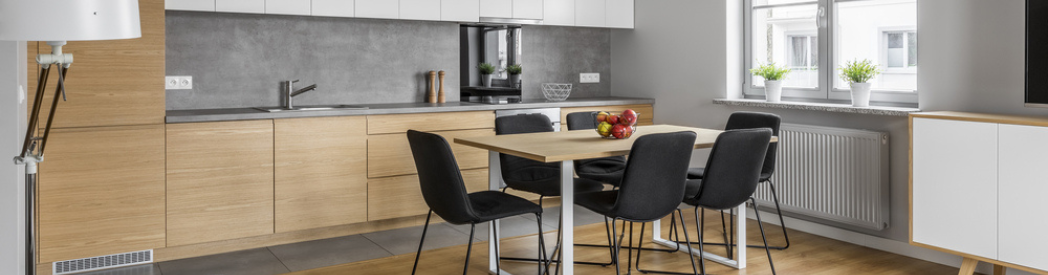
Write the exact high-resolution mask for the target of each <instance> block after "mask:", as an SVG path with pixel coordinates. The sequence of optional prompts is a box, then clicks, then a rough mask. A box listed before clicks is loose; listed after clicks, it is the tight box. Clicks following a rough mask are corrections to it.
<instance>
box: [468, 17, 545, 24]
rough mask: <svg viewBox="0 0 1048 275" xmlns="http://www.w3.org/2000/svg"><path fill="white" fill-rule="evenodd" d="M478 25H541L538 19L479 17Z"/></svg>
mask: <svg viewBox="0 0 1048 275" xmlns="http://www.w3.org/2000/svg"><path fill="white" fill-rule="evenodd" d="M480 23H482V24H483V23H491V24H519V25H542V20H540V19H517V18H498V17H481V18H480Z"/></svg>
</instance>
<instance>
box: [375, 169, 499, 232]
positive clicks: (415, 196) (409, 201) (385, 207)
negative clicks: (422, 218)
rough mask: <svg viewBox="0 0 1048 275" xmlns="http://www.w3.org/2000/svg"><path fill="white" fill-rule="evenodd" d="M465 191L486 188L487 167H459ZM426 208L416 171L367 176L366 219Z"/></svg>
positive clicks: (411, 213)
mask: <svg viewBox="0 0 1048 275" xmlns="http://www.w3.org/2000/svg"><path fill="white" fill-rule="evenodd" d="M462 179H463V181H465V183H466V191H467V192H478V191H484V190H487V189H488V169H473V170H462ZM428 210H429V206H427V205H426V201H425V200H424V199H423V198H422V189H420V188H419V181H418V175H407V176H399V177H388V178H380V179H369V180H368V220H369V221H377V220H385V219H392V218H401V217H409V216H416V215H425V214H426V212H427V211H428Z"/></svg>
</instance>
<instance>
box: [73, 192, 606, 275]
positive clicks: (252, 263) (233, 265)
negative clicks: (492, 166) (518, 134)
mask: <svg viewBox="0 0 1048 275" xmlns="http://www.w3.org/2000/svg"><path fill="white" fill-rule="evenodd" d="M559 218H560V208H559V207H551V208H546V209H545V211H544V213H543V217H542V223H543V226H542V228H543V231H551V230H556V229H557V223H558V219H559ZM602 222H604V218H603V216H600V215H598V214H596V213H593V212H591V211H589V210H586V209H584V208H581V207H578V206H576V207H575V225H586V224H593V223H602ZM469 229H470V226H469V225H451V224H446V223H440V224H432V225H430V227H429V232H428V233H427V234H426V245H425V247H423V249H424V250H431V249H437V248H443V247H449V246H456V245H462V244H466V242H467V241H468V240H469ZM537 229H538V224H537V220H536V218H535V217H534V216H528V215H524V216H519V217H511V218H506V219H503V220H502V236H499V238H509V237H516V236H522V235H529V234H535V233H536V232H537ZM487 234H488V227H487V224H483V226H481V225H477V232H476V233H475V235H474V236H473V238H474V240H475V241H485V240H487V239H488V235H487ZM421 236H422V227H421V226H417V227H409V228H401V229H394V230H387V231H381V232H373V233H367V234H361V235H352V236H345V237H338V238H331V239H324V240H316V241H309V242H301V243H293V244H286V245H278V246H271V247H265V248H257V249H250V250H244V251H237V252H231V253H225V254H218V255H211V256H204V257H198V258H190V259H182V260H175V261H169V262H162V263H156V264H152V265H141V266H132V267H125V268H118V269H111V270H103V271H97V272H89V273H83V275H161V274H162V275H209V274H215V275H219V274H221V275H240V274H251V275H268V274H282V273H287V272H293V271H301V270H308V269H314V268H320V267H325V266H332V265H339V264H345V263H352V262H359V261H366V260H371V259H378V258H383V257H388V256H393V255H400V254H406V253H415V251H416V250H417V249H418V240H419V237H421Z"/></svg>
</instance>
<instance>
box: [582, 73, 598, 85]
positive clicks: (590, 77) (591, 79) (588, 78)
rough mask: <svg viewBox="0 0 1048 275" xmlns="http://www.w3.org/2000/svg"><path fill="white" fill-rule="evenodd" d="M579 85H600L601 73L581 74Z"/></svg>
mask: <svg viewBox="0 0 1048 275" xmlns="http://www.w3.org/2000/svg"><path fill="white" fill-rule="evenodd" d="M579 83H600V73H581V74H579Z"/></svg>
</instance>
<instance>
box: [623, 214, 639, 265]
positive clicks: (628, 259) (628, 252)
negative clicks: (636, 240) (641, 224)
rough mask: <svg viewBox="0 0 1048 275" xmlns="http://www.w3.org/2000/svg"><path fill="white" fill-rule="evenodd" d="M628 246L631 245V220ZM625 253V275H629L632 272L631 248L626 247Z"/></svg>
mask: <svg viewBox="0 0 1048 275" xmlns="http://www.w3.org/2000/svg"><path fill="white" fill-rule="evenodd" d="M629 246H631V247H632V246H633V222H630V242H629ZM637 247H640V245H637ZM638 253H639V252H638ZM626 254H627V255H626V275H630V274H633V249H626Z"/></svg>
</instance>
